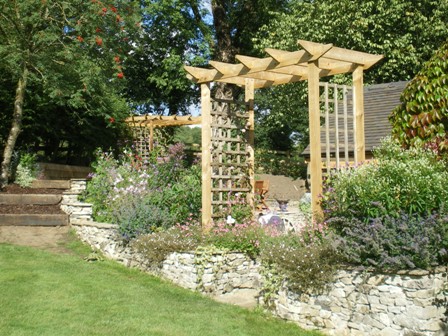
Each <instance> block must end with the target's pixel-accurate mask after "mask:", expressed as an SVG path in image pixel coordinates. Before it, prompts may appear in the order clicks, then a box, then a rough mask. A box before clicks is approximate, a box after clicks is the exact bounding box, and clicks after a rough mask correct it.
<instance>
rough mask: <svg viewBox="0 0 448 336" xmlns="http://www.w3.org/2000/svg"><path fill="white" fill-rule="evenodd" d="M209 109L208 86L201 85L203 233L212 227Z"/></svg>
mask: <svg viewBox="0 0 448 336" xmlns="http://www.w3.org/2000/svg"><path fill="white" fill-rule="evenodd" d="M211 109H212V103H211V94H210V84H208V83H207V84H201V114H202V231H203V232H208V231H210V229H211V227H212V165H211V145H212V141H211V138H212V134H211Z"/></svg>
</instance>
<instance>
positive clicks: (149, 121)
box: [125, 115, 202, 127]
mask: <svg viewBox="0 0 448 336" xmlns="http://www.w3.org/2000/svg"><path fill="white" fill-rule="evenodd" d="M201 120H202V118H201V117H193V116H160V115H157V116H155V115H144V116H132V117H129V118H126V120H125V122H126V123H128V125H129V126H131V127H163V126H184V125H200V124H201Z"/></svg>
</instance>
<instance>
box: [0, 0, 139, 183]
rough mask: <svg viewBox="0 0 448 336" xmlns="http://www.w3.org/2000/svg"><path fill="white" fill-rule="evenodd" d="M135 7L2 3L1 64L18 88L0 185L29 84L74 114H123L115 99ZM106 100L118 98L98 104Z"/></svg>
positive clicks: (95, 1) (34, 0) (45, 0)
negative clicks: (84, 112)
mask: <svg viewBox="0 0 448 336" xmlns="http://www.w3.org/2000/svg"><path fill="white" fill-rule="evenodd" d="M132 4H133V2H128V1H125V0H123V1H120V2H119V3H118V4H115V5H112V4H109V3H107V2H102V1H99V0H92V1H83V0H77V1H70V2H66V1H61V0H27V1H19V0H0V9H1V11H0V19H1V24H0V58H1V59H2V61H3V62H4V64H3V67H5V68H6V69H7V70H8V72H9V73H10V74H11V76H12V78H13V80H14V81H15V83H16V84H15V94H14V105H13V111H12V112H13V113H12V121H11V128H10V131H9V135H8V137H7V139H6V143H5V145H4V152H3V161H2V164H1V177H0V185H3V184H6V183H8V180H9V178H10V173H11V157H12V153H13V150H14V147H15V144H16V141H17V138H18V136H19V134H20V132H21V130H22V122H23V118H24V103H25V99H26V97H27V95H26V93H27V89H28V88H29V87H30V86H29V85H30V84H33V86H35V87H39V88H40V90H38V91H39V92H41V93H42V94H43V95H44V96H45V97H47V98H50V99H51V101H52V103H53V104H55V105H56V106H58V105H59V106H65V107H66V108H68V109H70V110H72V111H73V113H75V114H76V113H77V112H79V111H90V113H93V111H95V113H98V114H102V115H104V116H105V117H109V118H114V116H112V115H111V114H113V113H115V112H117V113H118V112H119V111H117V107H119V106H120V105H121V107H119V108H123V107H124V105H123V104H121V103H118V104H117V102H118V101H119V100H120V99H121V98H120V97H119V96H118V95H117V93H118V89H119V88H120V87H121V86H122V83H121V82H122V81H121V80H122V79H123V78H124V73H123V68H122V64H121V60H122V59H123V58H125V57H126V55H128V51H129V49H130V48H131V43H130V42H131V41H130V40H129V39H130V36H132V35H131V32H132V30H133V29H135V22H134V20H135V18H136V17H138V12H137V11H136V9H135V8H133V5H132ZM102 94H106V95H109V96H111V95H115V96H116V97H115V98H111V99H100V97H101V95H102ZM111 101H113V102H114V103H113V104H110V103H111ZM111 107H113V109H112V110H109V109H110V108H111ZM111 112H112V113H111Z"/></svg>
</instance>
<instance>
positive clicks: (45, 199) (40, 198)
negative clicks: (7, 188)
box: [0, 194, 62, 205]
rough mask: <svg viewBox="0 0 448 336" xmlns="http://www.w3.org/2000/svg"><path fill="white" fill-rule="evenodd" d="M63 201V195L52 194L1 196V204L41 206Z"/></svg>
mask: <svg viewBox="0 0 448 336" xmlns="http://www.w3.org/2000/svg"><path fill="white" fill-rule="evenodd" d="M61 200H62V195H52V194H48V195H47V194H0V204H7V205H13V204H20V205H22V204H39V205H53V204H58V203H60V202H61Z"/></svg>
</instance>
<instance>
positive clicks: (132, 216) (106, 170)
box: [84, 144, 201, 239]
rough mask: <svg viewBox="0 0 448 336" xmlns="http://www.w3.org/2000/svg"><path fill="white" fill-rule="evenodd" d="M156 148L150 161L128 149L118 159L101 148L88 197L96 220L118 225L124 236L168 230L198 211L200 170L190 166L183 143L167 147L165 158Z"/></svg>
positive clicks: (195, 214)
mask: <svg viewBox="0 0 448 336" xmlns="http://www.w3.org/2000/svg"><path fill="white" fill-rule="evenodd" d="M160 154H161V152H160V151H157V150H155V151H153V152H152V155H153V156H152V157H151V158H150V160H149V161H148V162H143V161H142V159H141V158H140V157H139V156H138V155H136V154H134V153H133V152H132V151H131V150H130V149H125V150H124V151H123V153H122V154H121V155H120V157H119V158H118V159H116V158H114V156H113V155H112V153H107V152H102V151H99V153H98V159H97V161H96V163H95V165H94V169H95V174H94V175H93V177H92V180H91V181H90V182H89V183H88V185H87V192H86V194H85V195H84V199H85V200H86V201H88V202H91V203H92V204H93V211H94V218H95V219H96V220H99V221H107V222H112V223H117V224H118V225H119V226H120V231H121V233H122V235H123V237H124V238H126V239H129V238H132V237H135V236H136V235H139V234H142V233H147V232H152V231H154V230H156V229H158V228H168V227H171V226H173V225H175V224H176V223H179V222H183V221H185V220H186V219H187V218H189V217H192V218H195V219H197V218H198V216H199V214H200V205H201V188H200V181H201V180H200V169H199V167H198V166H197V165H193V166H191V167H187V166H186V164H185V161H184V154H183V146H182V145H180V144H176V145H172V146H170V147H169V149H168V152H167V153H166V156H163V157H161V156H159V155H160Z"/></svg>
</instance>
